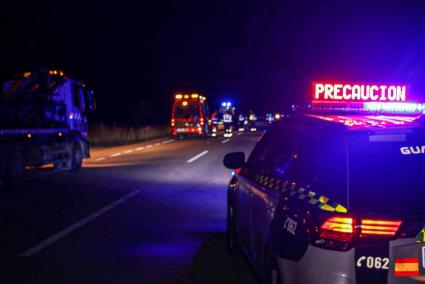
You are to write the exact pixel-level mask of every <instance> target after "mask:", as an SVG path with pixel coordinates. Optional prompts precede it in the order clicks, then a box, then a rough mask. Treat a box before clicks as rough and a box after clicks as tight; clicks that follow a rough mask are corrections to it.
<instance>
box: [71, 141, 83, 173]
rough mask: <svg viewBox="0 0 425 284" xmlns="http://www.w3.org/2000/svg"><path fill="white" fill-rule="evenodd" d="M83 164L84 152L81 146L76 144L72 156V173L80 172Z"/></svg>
mask: <svg viewBox="0 0 425 284" xmlns="http://www.w3.org/2000/svg"><path fill="white" fill-rule="evenodd" d="M82 164H83V151H82V150H81V147H80V145H78V144H74V146H73V147H72V154H71V172H78V171H79V170H80V169H81V165H82Z"/></svg>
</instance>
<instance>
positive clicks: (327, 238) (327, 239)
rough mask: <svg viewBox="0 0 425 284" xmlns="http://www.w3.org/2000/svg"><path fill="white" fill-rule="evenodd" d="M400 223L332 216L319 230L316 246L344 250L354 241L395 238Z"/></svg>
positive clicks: (397, 221) (396, 221)
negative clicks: (370, 238)
mask: <svg viewBox="0 0 425 284" xmlns="http://www.w3.org/2000/svg"><path fill="white" fill-rule="evenodd" d="M401 224H402V221H399V220H383V219H369V218H359V219H356V218H354V217H350V216H332V217H329V218H328V219H326V220H325V221H324V222H323V224H322V225H321V226H320V228H319V240H318V241H316V245H320V246H322V247H325V248H332V249H341V250H346V249H347V248H348V247H349V245H351V244H352V243H353V242H354V241H355V240H358V239H365V238H368V237H381V238H391V237H395V236H396V235H397V233H398V231H399V229H400V226H401Z"/></svg>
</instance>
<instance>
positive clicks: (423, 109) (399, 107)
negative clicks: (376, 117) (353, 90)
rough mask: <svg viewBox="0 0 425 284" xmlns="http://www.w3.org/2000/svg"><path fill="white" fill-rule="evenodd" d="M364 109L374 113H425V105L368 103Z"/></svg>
mask: <svg viewBox="0 0 425 284" xmlns="http://www.w3.org/2000/svg"><path fill="white" fill-rule="evenodd" d="M363 109H364V110H367V111H373V112H393V113H425V104H421V103H402V102H400V103H381V102H367V103H364V105H363Z"/></svg>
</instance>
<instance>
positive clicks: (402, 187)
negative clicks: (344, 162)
mask: <svg viewBox="0 0 425 284" xmlns="http://www.w3.org/2000/svg"><path fill="white" fill-rule="evenodd" d="M424 145H425V135H424V131H415V132H412V133H401V134H394V133H392V134H390V135H384V136H381V137H379V135H362V136H361V137H356V138H354V139H353V140H352V141H351V142H350V143H349V147H348V152H349V156H348V158H349V197H350V198H349V202H350V209H352V210H355V211H361V212H362V213H365V212H373V213H384V214H391V215H406V214H425V206H424V200H425V174H424V173H425V146H424Z"/></svg>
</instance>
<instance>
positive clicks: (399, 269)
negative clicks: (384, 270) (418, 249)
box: [394, 258, 419, 276]
mask: <svg viewBox="0 0 425 284" xmlns="http://www.w3.org/2000/svg"><path fill="white" fill-rule="evenodd" d="M394 275H395V276H418V275H419V260H418V259H417V258H396V260H395V267H394Z"/></svg>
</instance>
